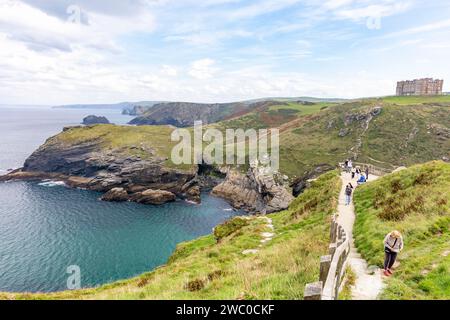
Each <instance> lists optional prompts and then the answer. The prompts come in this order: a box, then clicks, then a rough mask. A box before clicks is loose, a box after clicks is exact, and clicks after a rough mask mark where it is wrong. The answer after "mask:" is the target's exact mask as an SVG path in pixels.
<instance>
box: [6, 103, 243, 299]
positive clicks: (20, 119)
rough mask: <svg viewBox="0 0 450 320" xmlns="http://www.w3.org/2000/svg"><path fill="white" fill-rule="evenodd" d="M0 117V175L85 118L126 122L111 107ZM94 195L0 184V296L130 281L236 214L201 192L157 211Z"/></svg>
mask: <svg viewBox="0 0 450 320" xmlns="http://www.w3.org/2000/svg"><path fill="white" fill-rule="evenodd" d="M0 113H1V117H0V175H2V174H6V173H7V172H9V171H10V170H12V169H16V168H19V167H21V166H22V165H23V163H24V161H25V159H26V158H27V157H28V156H29V155H30V154H31V153H32V152H33V151H34V150H35V149H36V148H38V147H39V146H40V145H42V144H43V143H44V142H45V140H46V139H47V138H49V137H50V136H53V135H55V134H57V133H59V132H61V131H62V128H63V127H65V126H70V125H78V124H80V123H81V121H82V119H83V118H84V117H85V116H87V115H90V114H95V115H98V116H106V117H107V118H108V119H109V120H110V122H112V123H115V124H120V125H125V124H126V123H127V122H128V121H129V120H130V119H131V117H130V116H125V115H122V114H121V111H120V110H117V109H111V110H109V109H103V110H99V109H96V110H90V109H60V108H52V107H49V106H0ZM100 196H101V194H100V193H97V192H93V191H86V190H78V189H71V188H68V187H66V186H65V185H64V183H62V182H60V181H40V182H7V183H0V292H55V291H62V290H67V289H74V288H77V287H78V286H80V287H81V288H87V287H89V288H90V287H97V286H100V285H103V284H107V283H111V282H114V281H117V280H120V279H127V278H131V277H133V276H136V275H139V274H141V273H144V272H148V271H151V270H153V269H155V268H156V267H158V266H161V265H164V264H165V263H166V262H167V260H168V258H169V257H170V255H171V254H172V253H173V251H174V250H175V248H176V246H177V244H179V243H181V242H184V241H188V240H192V239H195V238H198V237H200V236H204V235H207V234H210V233H211V232H212V229H213V228H214V227H215V226H216V225H217V224H220V223H222V222H223V221H225V220H227V219H229V218H231V217H233V216H235V215H241V214H243V213H242V212H240V211H236V210H234V209H233V208H232V207H231V206H230V205H229V204H228V203H227V202H225V201H224V200H222V199H220V198H216V197H213V196H211V195H209V194H208V193H204V194H202V203H201V204H192V203H189V202H186V201H182V200H178V201H176V202H173V203H168V204H165V205H161V206H150V205H140V204H136V203H128V202H126V203H109V202H103V201H100V200H99V197H100ZM74 277H76V278H74Z"/></svg>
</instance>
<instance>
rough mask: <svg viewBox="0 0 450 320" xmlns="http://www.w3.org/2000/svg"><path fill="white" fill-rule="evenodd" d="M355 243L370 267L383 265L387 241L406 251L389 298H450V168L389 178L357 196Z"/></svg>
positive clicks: (429, 167)
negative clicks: (397, 238) (394, 234)
mask: <svg viewBox="0 0 450 320" xmlns="http://www.w3.org/2000/svg"><path fill="white" fill-rule="evenodd" d="M354 200H355V207H356V212H357V219H356V225H355V230H354V232H355V242H356V246H357V247H358V250H359V251H360V252H361V254H362V255H363V256H364V258H365V259H367V260H368V262H369V264H375V265H379V266H381V265H382V263H383V255H384V253H383V239H384V236H385V235H386V234H387V233H388V232H390V231H392V230H394V229H397V230H399V231H400V232H402V234H403V237H404V243H405V249H404V251H403V252H402V253H401V254H400V255H399V260H398V261H399V262H400V266H399V267H398V268H397V270H396V271H395V274H394V276H393V277H391V278H390V279H388V281H387V288H386V289H385V291H384V293H383V295H382V297H383V298H385V299H450V164H446V163H443V162H439V161H435V162H430V163H427V164H423V165H417V166H414V167H411V168H409V169H405V170H402V171H400V172H397V173H394V174H391V175H388V176H386V177H384V178H381V179H379V180H377V181H375V182H372V183H371V184H368V185H366V186H362V187H360V188H358V189H357V191H356V192H355V199H354Z"/></svg>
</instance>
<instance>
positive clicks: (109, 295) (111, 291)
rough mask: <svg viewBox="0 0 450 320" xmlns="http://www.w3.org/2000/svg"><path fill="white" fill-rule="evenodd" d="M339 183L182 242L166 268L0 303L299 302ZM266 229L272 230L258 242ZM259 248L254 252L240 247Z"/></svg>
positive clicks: (323, 181)
mask: <svg viewBox="0 0 450 320" xmlns="http://www.w3.org/2000/svg"><path fill="white" fill-rule="evenodd" d="M340 185H341V180H340V179H339V176H338V174H337V172H335V171H333V172H329V173H327V174H325V175H323V176H321V177H320V178H319V179H318V180H317V181H315V182H314V183H313V185H312V187H311V188H309V189H308V190H307V191H306V192H305V193H304V194H303V195H301V196H300V197H299V198H297V199H296V200H295V201H294V202H293V203H292V204H291V206H290V208H289V209H288V210H286V211H282V212H279V213H275V214H271V215H268V216H267V217H269V218H271V219H272V220H273V227H274V230H273V231H272V229H271V228H270V227H269V226H268V223H269V222H268V221H267V219H266V218H264V217H257V216H254V217H244V218H240V217H237V218H234V219H233V220H231V221H229V222H227V223H225V224H223V225H220V226H218V227H217V228H216V230H215V233H214V234H213V235H209V236H205V237H202V238H199V239H197V240H194V241H190V242H186V243H183V244H180V245H179V246H178V247H177V249H176V251H175V253H174V254H173V255H172V257H171V258H170V259H169V261H168V263H167V265H165V266H163V267H161V268H159V269H156V270H155V271H153V272H149V273H147V274H144V275H141V276H139V277H136V278H134V279H130V280H124V281H120V282H117V283H113V284H110V285H105V286H102V287H99V288H95V289H86V290H80V291H67V292H60V293H54V294H0V298H3V299H302V298H303V290H304V287H305V284H306V283H309V282H314V281H317V278H318V273H319V261H320V256H321V255H323V254H324V253H326V252H327V249H328V243H329V223H330V221H331V215H332V213H333V212H334V210H335V208H336V205H337V199H338V195H339V190H340ZM263 232H274V233H275V236H274V237H273V240H272V241H269V242H266V243H261V240H262V233H263ZM249 249H257V250H259V251H258V252H257V253H255V254H248V255H245V254H243V251H244V250H249Z"/></svg>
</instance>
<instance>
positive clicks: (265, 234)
mask: <svg viewBox="0 0 450 320" xmlns="http://www.w3.org/2000/svg"><path fill="white" fill-rule="evenodd" d="M257 219H262V220H265V221H266V227H267V228H269V229H270V230H272V232H262V233H261V238H262V239H261V241H260V242H261V244H260V245H259V248H261V247H262V246H263V244H265V243H267V242H269V241H272V239H273V237H274V236H275V233H274V232H273V231H274V226H273V221H272V219H270V218H269V217H265V216H264V217H258V218H257ZM258 252H259V250H258V249H247V250H244V251H242V254H244V255H248V254H256V253H258Z"/></svg>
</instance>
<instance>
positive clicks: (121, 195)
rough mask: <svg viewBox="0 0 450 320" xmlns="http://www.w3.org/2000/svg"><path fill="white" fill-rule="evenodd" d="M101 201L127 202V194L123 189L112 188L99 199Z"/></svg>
mask: <svg viewBox="0 0 450 320" xmlns="http://www.w3.org/2000/svg"><path fill="white" fill-rule="evenodd" d="M100 199H101V200H103V201H110V202H124V201H128V199H129V197H128V192H127V191H126V190H125V189H124V188H113V189H111V190H109V191H108V192H106V193H105V194H104V195H103V196H102V197H101V198H100Z"/></svg>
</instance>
